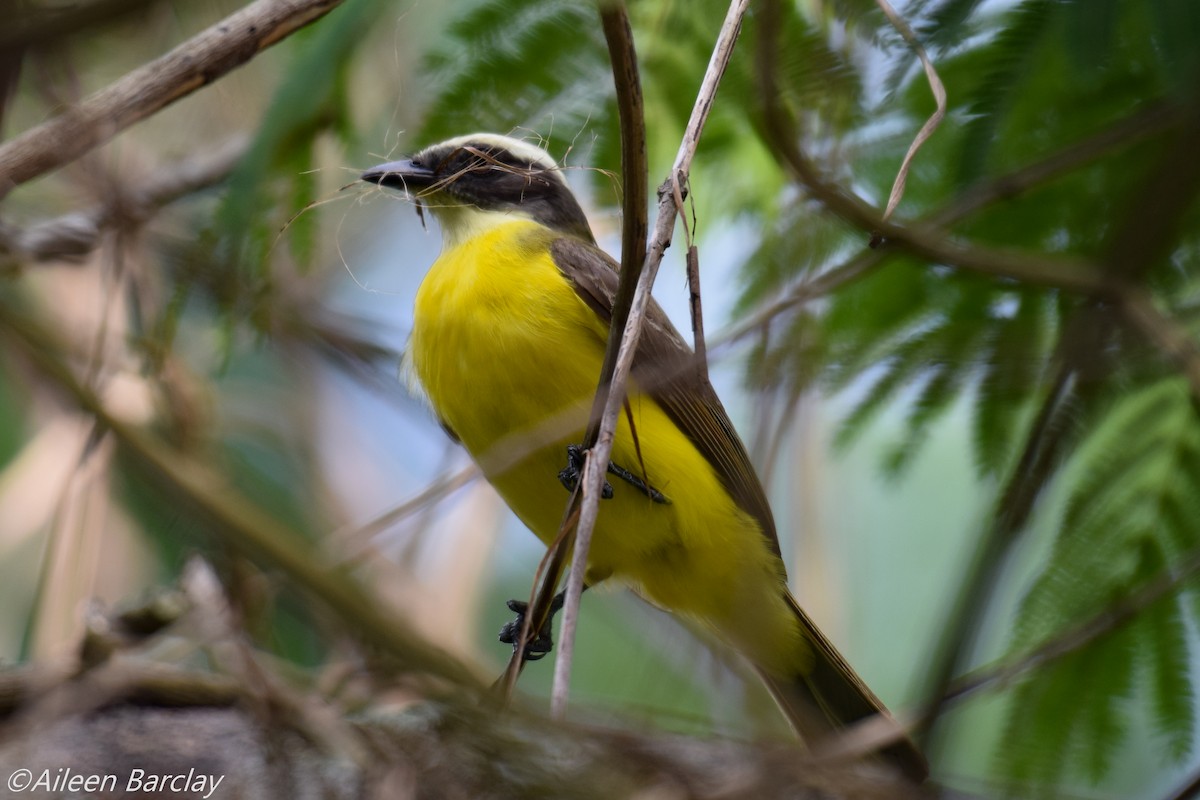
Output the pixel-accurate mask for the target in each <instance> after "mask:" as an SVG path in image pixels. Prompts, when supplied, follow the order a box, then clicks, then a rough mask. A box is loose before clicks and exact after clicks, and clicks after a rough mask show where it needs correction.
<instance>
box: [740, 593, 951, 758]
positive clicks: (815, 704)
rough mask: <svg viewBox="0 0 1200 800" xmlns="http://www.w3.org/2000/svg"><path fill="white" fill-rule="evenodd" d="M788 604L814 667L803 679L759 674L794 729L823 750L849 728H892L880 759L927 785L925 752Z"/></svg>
mask: <svg viewBox="0 0 1200 800" xmlns="http://www.w3.org/2000/svg"><path fill="white" fill-rule="evenodd" d="M787 602H788V605H789V606H790V608H791V609H792V611H793V612H794V613H795V615H796V618H797V619H798V620H799V623H800V627H801V630H802V631H803V633H804V637H805V639H806V641H807V642H808V644H809V645H810V647H811V650H812V654H813V657H812V663H811V665H810V668H809V669H808V670H806V671H805V672H804V674H803V675H799V676H795V677H793V678H783V677H780V676H778V675H773V674H771V673H769V672H768V671H766V670H764V669H760V670H759V672H760V674H761V675H762V677H763V680H764V682H765V683H766V685H767V688H768V689H769V690H770V691H771V694H772V695H773V696H774V697H775V701H776V702H777V703H779V706H780V708H781V709H782V710H783V712H784V714H785V715H786V716H787V717H788V720H789V722H791V724H792V727H794V728H795V729H796V732H797V733H798V734H799V735H800V736H801V738H803V739H804V740H805V741H806V742H808V743H809V744H810V745H811V746H814V747H815V748H818V749H819V748H820V747H821V745H822V744H823V743H827V742H829V741H830V740H831V738H832V737H833V736H834V735H835V734H836V733H837V732H838V731H840V730H842V729H844V728H846V727H847V726H850V725H853V724H854V723H857V722H860V721H862V720H867V719H869V718H876V719H877V720H879V721H880V722H881V723H883V727H885V728H887V729H889V730H887V731H886V732H885V735H884V737H883V738H884V739H885V740H886V741H887V743H886V744H883V745H881V747H880V749H879V753H880V755H881V756H882V757H883V758H884V759H886V760H887V761H889V762H891V763H892V764H893V765H895V766H896V767H897V768H898V769H900V770H901V771H902V772H903V773H904V774H905V775H907V776H908V777H910V778H912V779H913V780H915V781H917V782H921V781H923V780H925V778H926V777H927V776H928V774H929V765H928V763H927V762H926V761H925V757H924V756H923V755H922V754H921V751H920V750H919V749H917V746H916V745H915V744H914V743H913V742H912V740H911V739H909V738H908V736H907V735H906V734H905V733H904V732H903V731H902V730H901V729H900V727H899V723H897V722H896V721H895V720H894V719H893V718H892V716H891V714H889V713H888V710H887V708H886V707H884V705H883V703H882V702H880V700H879V698H878V697H876V696H875V694H874V692H872V691H871V690H870V689H869V688H868V687H867V685H866V684H865V683H864V682H863V680H862V679H861V678H859V677H858V675H857V674H855V672H854V670H853V669H852V668H851V667H850V665H849V664H848V663H846V659H844V658H842V654H841V653H839V652H838V651H837V648H835V647H834V646H833V643H832V642H830V641H829V639H827V638H826V637H825V634H823V633H821V630H820V629H819V628H818V627H817V626H816V624H815V623H814V622H813V621H812V620H811V619H810V618H809V616H808V615H807V614H805V613H804V610H803V609H802V608H800V605H799V604H798V603H797V602H796V601H795V599H794V598H793V597H792V596H791V595H790V594H788V595H787ZM872 738H873V737H872Z"/></svg>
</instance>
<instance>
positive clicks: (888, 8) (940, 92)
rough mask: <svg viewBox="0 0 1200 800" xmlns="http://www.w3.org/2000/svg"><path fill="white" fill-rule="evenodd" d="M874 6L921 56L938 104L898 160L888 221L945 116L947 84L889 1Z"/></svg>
mask: <svg viewBox="0 0 1200 800" xmlns="http://www.w3.org/2000/svg"><path fill="white" fill-rule="evenodd" d="M875 5H877V6H879V8H880V10H882V11H883V13H884V16H886V17H887V18H888V21H889V22H891V23H892V26H893V27H895V29H896V30H898V31H900V35H901V36H903V37H904V41H906V42H908V45H909V47H911V48H912V49H913V52H915V53H916V54H917V58H919V59H921V66H922V67H924V68H925V78H926V79H927V80H928V81H929V89H930V91H932V92H933V99H934V101H935V102H936V103H937V109H936V110H935V111H934V112H933V114H932V115H931V116H930V117H929V119H927V120H926V121H925V124H924V125H922V126H921V130H919V131H917V136H916V138H915V139H913V142H912V144H911V145H909V146H908V152H907V153H905V154H904V160H903V161H902V162H901V163H900V170H899V172H897V173H896V180H895V182H894V183H893V184H892V193H891V195H889V196H888V202H887V208H886V209H884V212H883V219H884V220H888V219H891V217H892V212H893V211H895V210H896V206H898V205H899V204H900V198H902V197H903V196H904V185H905V183H907V182H908V172H909V169H910V168H911V166H912V160H913V157H914V156H916V154H917V151H918V150H920V149H921V145H923V144H925V141H926V140H927V139H928V138H929V137H930V136H932V135H933V132H934V131H936V130H937V128H938V125H941V124H942V120H943V119H944V118H945V117H946V87H945V86H943V85H942V79H941V78H939V77H938V74H937V70H936V69H934V68H933V62H932V61H930V60H929V55H928V54H927V53H926V52H925V48H924V47H923V46H922V45H921V42H920V41H919V40H918V39H917V37H916V36H915V35H914V34H913V32H912V28H910V27H908V23H907V22H905V21H904V18H903V17H901V16H900V15H899V14H897V13H896V9H894V8H892V5H891V3H889V2H888V0H875Z"/></svg>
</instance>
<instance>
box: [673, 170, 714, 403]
mask: <svg viewBox="0 0 1200 800" xmlns="http://www.w3.org/2000/svg"><path fill="white" fill-rule="evenodd" d="M671 195H672V196H673V197H674V198H675V213H677V214H679V217H680V219H681V220H682V221H683V237H684V241H685V242H686V243H687V284H688V306H689V310H690V311H691V317H692V342H693V347H692V350H693V352H694V353H695V360H696V372H697V374H698V375H699V376H700V378H701V379H702V380H708V346H707V345H706V344H705V342H704V306H703V305H702V304H701V302H700V250H699V249H698V248H697V247H696V242H695V241H693V239H692V229H691V227H690V226H689V225H688V223H687V218H686V217H684V214H683V191H682V189H681V187H680V186H679V184H678V183H676V184H675V185H674V186H672V187H671ZM695 213H696V209H695V205H694V204H693V206H692V222H693V224H695Z"/></svg>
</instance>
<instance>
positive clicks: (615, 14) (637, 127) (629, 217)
mask: <svg viewBox="0 0 1200 800" xmlns="http://www.w3.org/2000/svg"><path fill="white" fill-rule="evenodd" d="M600 22H601V25H602V26H603V28H604V39H605V41H606V43H607V44H608V51H609V60H610V61H611V62H612V70H613V85H614V88H615V89H616V94H617V114H618V117H619V119H620V123H621V174H622V180H621V195H622V196H621V209H622V229H621V280H620V282H619V283H618V285H617V296H616V298H614V300H613V309H612V315H611V317H610V321H609V325H610V329H609V335H608V341H607V343H606V344H605V350H604V362H603V364H602V365H601V368H600V380H599V384H598V385H597V387H596V395H595V397H594V398H593V399H592V410H591V414H590V415H589V417H588V427H587V431H586V433H585V435H584V447H585V448H586V449H587V451H588V456H587V460H586V461H585V462H584V470H583V475H584V479H583V480H581V481H580V482H579V487H578V488H579V489H580V491H575V492H572V493H571V500H570V502H568V504H567V509H566V511H565V512H564V514H563V525H562V533H560V538H561V539H562V543H561V544H560V545H559V547H561V548H562V553H561V555H560V556H558V557H556V558H554V559H552V561H551V565H552V566H553V567H554V568H555V570H554V572H553V573H549V572H548V573H547V576H546V581H544V582H543V584H542V591H541V592H540V595H541V596H540V597H539V598H538V600H539V605H542V604H547V605H546V606H545V607H546V608H547V609H548V608H549V605H548V603H549V601H550V598H552V597H553V595H554V588H555V586H557V585H558V580H559V577H560V576H559V574H557V573H559V572H560V570H561V565H562V563H563V558H564V557H565V554H566V552H567V551H568V550H570V549H571V547H572V546H574V548H575V549H574V554H573V556H572V561H571V571H570V573H569V574H568V575H567V586H566V597H565V598H564V602H563V612H562V633H561V635H560V636H559V648H558V656H557V657H556V658H555V660H554V682H553V685H552V687H551V692H550V711H551V714H553V715H554V716H557V717H561V716H562V715H563V714H565V713H566V708H567V695H568V693H569V691H570V682H571V662H572V660H573V655H574V650H575V628H576V626H577V624H578V619H579V600H580V598H581V597H582V596H583V582H584V573H585V572H586V567H587V554H588V548H589V546H590V544H591V527H590V526H589V528H588V529H587V531H586V533H585V532H584V531H583V530H582V529H581V528H578V527H577V528H576V529H575V531H576V532H575V535H574V536H571V534H570V533H567V531H568V529H569V527H570V524H569V523H568V520H571V519H577V520H578V519H582V516H583V512H584V509H585V508H586V505H587V502H586V501H587V494H586V493H587V492H588V491H590V490H589V488H588V487H593V484H592V483H590V482H589V481H588V480H587V475H588V474H589V472H588V470H589V465H590V464H591V463H592V461H593V458H594V457H593V455H592V451H593V449H594V447H595V445H596V443H597V441H598V440H599V439H600V436H601V425H600V419H601V415H602V414H603V411H604V398H605V396H606V394H605V393H606V392H608V395H609V396H611V395H612V394H613V393H614V392H615V393H618V394H619V395H620V396H622V397H623V396H624V388H623V387H613V386H612V381H613V376H614V375H615V373H616V369H617V360H618V356H619V354H620V344H621V340H620V335H619V332H620V331H623V330H625V328H626V325H627V324H628V321H629V313H630V308H631V307H632V303H633V299H634V289H635V287H636V286H637V280H638V278H639V277H640V276H641V274H642V268H643V265H644V264H645V261H646V233H647V229H648V224H647V221H646V205H647V189H646V172H647V168H646V120H645V111H644V107H643V102H642V82H641V77H640V76H639V75H638V59H637V50H636V48H635V47H634V42H633V28H632V27H631V26H630V24H629V12H628V11H627V10H626V8H625V4H624V2H622V0H613V1H612V2H608V3H604V4H602V5H601V7H600ZM603 463H604V467H602V468H601V470H600V472H601V473H603V472H604V470H605V469H606V468H607V465H608V456H607V455H605V456H604V458H603ZM601 480H603V478H601ZM593 488H594V491H596V492H599V491H600V484H599V483H596V484H595V485H594V487H593ZM581 492H582V494H581ZM597 497H599V495H597ZM593 525H594V522H593ZM551 578H552V579H553V581H554V582H553V583H552V584H551V583H549V580H550V579H551ZM527 621H528V620H527ZM524 640H525V637H524V635H523V636H522V637H521V641H522V642H524ZM522 649H523V648H522Z"/></svg>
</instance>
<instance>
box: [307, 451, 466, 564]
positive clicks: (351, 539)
mask: <svg viewBox="0 0 1200 800" xmlns="http://www.w3.org/2000/svg"><path fill="white" fill-rule="evenodd" d="M479 474H480V473H479V467H478V466H477V465H476V464H471V465H470V466H467V467H464V468H462V469H460V470H458V471H457V472H453V473H446V474H443V475H441V476H440V477H438V478H437V479H436V480H435V481H433V482H432V483H431V484H429V485H428V486H426V487H425V488H424V489H423V490H421V491H420V492H418V493H417V495H416V496H415V497H413V498H411V499H409V500H405V501H404V502H403V503H401V504H400V505H398V506H395V507H394V508H391V509H389V510H387V511H385V512H384V513H382V514H380V515H379V516H378V517H375V519H373V520H371V521H370V522H367V523H365V524H364V525H360V526H359V527H357V528H353V529H343V530H337V531H334V532H333V533H332V534H331V535H330V538H331V539H332V540H333V541H335V542H339V543H340V544H339V546H338V549H339V550H340V551H342V552H343V553H344V555H342V556H341V557H340V560H341V563H342V566H352V565H354V564H357V563H358V562H360V561H362V560H363V559H365V558H367V557H368V556H369V555H370V553H371V540H372V539H374V538H375V537H376V536H378V535H379V534H380V533H382V532H383V531H385V530H387V529H388V528H390V527H391V526H392V525H395V524H396V523H397V522H399V521H400V520H402V519H404V518H405V517H407V516H408V515H409V514H412V513H414V512H416V511H417V510H419V509H423V508H426V507H428V506H429V505H431V504H433V503H436V502H437V501H439V500H441V499H442V498H444V497H446V496H447V495H449V494H450V493H451V492H455V491H457V490H459V489H461V488H462V487H464V486H466V485H467V484H468V483H470V482H471V481H473V480H475V479H476V478H478V477H479Z"/></svg>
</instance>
